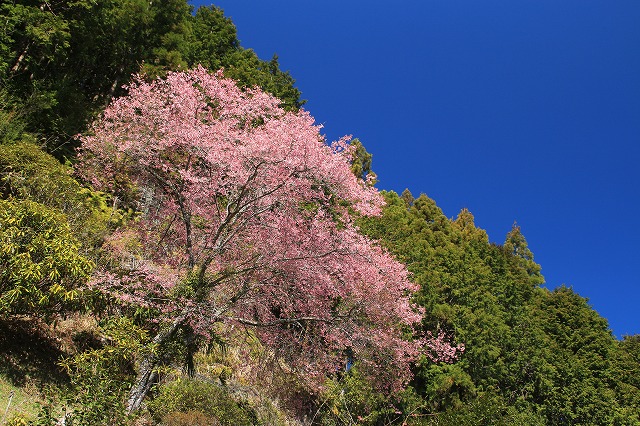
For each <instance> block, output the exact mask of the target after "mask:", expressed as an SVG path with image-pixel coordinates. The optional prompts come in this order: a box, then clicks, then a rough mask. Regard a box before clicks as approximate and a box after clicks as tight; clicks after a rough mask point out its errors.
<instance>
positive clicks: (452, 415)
mask: <svg viewBox="0 0 640 426" xmlns="http://www.w3.org/2000/svg"><path fill="white" fill-rule="evenodd" d="M413 420H414V421H413V422H411V423H409V424H415V425H430V426H487V425H496V426H512V425H527V426H543V425H545V424H546V423H545V421H544V419H543V418H542V417H541V416H539V415H537V414H536V413H534V412H531V411H521V410H517V409H516V408H514V407H512V406H509V405H508V404H507V403H506V402H505V401H504V399H502V398H501V397H500V396H499V395H496V394H493V393H488V394H485V395H482V396H480V397H479V398H477V399H474V400H472V401H471V402H469V403H467V404H465V405H463V406H461V407H457V408H456V409H450V410H448V411H445V412H443V413H438V414H436V415H430V416H422V417H416V418H415V419H413Z"/></svg>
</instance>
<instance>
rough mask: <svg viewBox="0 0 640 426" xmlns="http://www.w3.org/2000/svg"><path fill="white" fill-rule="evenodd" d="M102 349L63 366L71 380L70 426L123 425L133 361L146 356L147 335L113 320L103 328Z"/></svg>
mask: <svg viewBox="0 0 640 426" xmlns="http://www.w3.org/2000/svg"><path fill="white" fill-rule="evenodd" d="M102 332H103V334H104V340H105V344H104V346H103V347H101V348H98V349H94V350H89V351H87V352H82V353H79V354H77V355H75V356H73V357H70V358H67V359H65V360H63V361H62V362H61V365H62V366H63V367H64V368H65V369H66V371H67V372H68V373H69V376H70V377H71V388H70V390H69V392H68V394H67V395H66V397H65V399H66V403H67V407H69V408H68V411H67V417H68V419H69V421H68V422H67V424H71V425H74V426H94V425H96V426H97V425H119V424H124V422H125V421H126V419H127V415H126V410H125V409H126V398H127V393H128V390H129V388H130V387H131V385H132V383H133V380H134V378H135V371H134V368H133V367H134V361H135V359H136V356H140V355H141V354H142V353H144V350H143V348H145V347H146V345H145V343H146V342H147V335H146V332H145V331H144V330H142V329H141V328H140V327H138V326H136V325H135V324H134V323H133V322H132V321H131V320H130V319H128V318H114V319H111V320H109V321H108V322H107V323H106V324H105V325H104V326H103V327H102Z"/></svg>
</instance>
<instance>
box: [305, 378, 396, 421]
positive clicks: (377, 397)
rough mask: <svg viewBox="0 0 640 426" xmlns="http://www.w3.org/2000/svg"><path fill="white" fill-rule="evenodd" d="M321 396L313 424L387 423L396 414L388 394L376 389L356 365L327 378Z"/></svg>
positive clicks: (394, 417)
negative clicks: (346, 371)
mask: <svg viewBox="0 0 640 426" xmlns="http://www.w3.org/2000/svg"><path fill="white" fill-rule="evenodd" d="M321 399H322V403H321V405H320V406H319V408H318V409H317V412H316V413H315V416H314V423H313V424H322V425H327V426H334V425H344V424H359V425H376V424H388V423H389V422H391V421H393V420H394V419H396V418H399V417H400V416H399V412H398V413H396V409H395V408H394V407H393V406H392V405H391V403H390V401H389V400H388V397H386V396H385V395H383V394H381V393H379V392H376V391H375V390H374V389H373V386H372V385H371V383H369V382H368V381H367V379H366V377H365V376H363V375H362V374H361V373H360V372H359V371H358V367H357V366H354V367H352V368H351V369H350V370H349V372H348V373H344V374H341V375H340V377H339V378H334V379H331V380H328V381H327V383H326V390H325V392H324V393H323V394H322V396H321Z"/></svg>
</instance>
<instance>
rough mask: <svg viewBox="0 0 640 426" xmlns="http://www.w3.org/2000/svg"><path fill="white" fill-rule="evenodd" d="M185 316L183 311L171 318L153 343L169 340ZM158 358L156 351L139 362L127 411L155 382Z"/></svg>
mask: <svg viewBox="0 0 640 426" xmlns="http://www.w3.org/2000/svg"><path fill="white" fill-rule="evenodd" d="M186 318H187V314H186V313H184V314H182V315H180V316H179V317H177V318H176V319H175V320H173V323H172V324H171V326H170V327H169V328H167V329H166V330H162V331H160V332H159V333H158V334H157V335H156V337H154V338H153V343H154V344H156V345H157V346H158V347H161V346H162V345H163V344H164V343H165V342H166V341H167V340H169V339H170V338H171V337H173V335H174V334H175V333H176V331H178V329H179V328H180V326H182V324H183V323H184V321H185V319H186ZM159 361H160V358H159V356H158V354H157V353H152V354H149V355H147V356H146V357H145V358H144V359H143V360H142V362H141V363H140V369H139V371H138V377H137V378H136V382H135V384H134V385H133V387H132V388H131V391H130V392H129V401H128V403H127V412H129V413H133V412H134V411H137V410H138V409H139V408H140V405H142V401H143V400H144V398H145V397H146V396H147V393H149V390H151V386H153V384H154V383H155V382H156V379H157V378H158V372H157V371H155V368H156V366H157V365H158V362H159Z"/></svg>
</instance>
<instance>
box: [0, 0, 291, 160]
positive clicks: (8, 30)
mask: <svg viewBox="0 0 640 426" xmlns="http://www.w3.org/2000/svg"><path fill="white" fill-rule="evenodd" d="M0 20H1V21H2V22H3V27H2V30H1V31H0V81H2V82H3V83H2V86H1V87H0V90H1V91H4V92H5V96H2V97H0V136H2V133H6V129H3V127H4V125H3V123H4V122H6V121H7V117H9V118H10V117H12V116H13V114H17V115H19V116H21V117H23V118H24V124H25V126H26V130H27V131H29V132H32V133H34V134H36V135H37V136H38V137H39V138H40V139H41V140H42V141H43V143H44V144H45V145H46V147H47V150H48V151H49V152H51V153H53V154H54V155H55V156H56V157H57V158H61V159H62V158H73V157H74V156H75V153H74V148H76V147H77V142H76V140H75V139H74V136H75V135H76V134H77V133H80V132H82V131H84V130H85V129H86V126H87V124H88V123H89V122H91V121H92V120H93V118H95V116H96V115H97V114H98V113H99V112H100V110H101V109H102V108H103V107H104V106H105V105H106V104H107V103H108V102H109V101H110V100H111V98H112V97H114V96H119V95H121V94H123V88H122V86H123V85H125V84H127V83H128V82H129V80H130V77H131V75H132V74H133V73H138V72H142V73H144V74H146V75H148V76H149V78H155V77H156V76H163V75H165V74H166V72H167V71H171V70H180V69H185V68H188V67H194V66H196V65H198V64H199V63H201V64H202V65H204V66H207V67H209V68H211V69H212V70H217V69H219V68H225V69H226V70H227V71H226V73H227V74H228V75H229V76H230V77H232V78H234V79H236V80H238V81H239V84H240V85H241V86H248V87H253V86H255V85H257V86H260V87H262V88H263V89H264V90H265V91H268V92H270V93H272V94H274V95H276V96H277V97H279V98H280V99H282V101H283V104H284V106H285V107H286V108H287V109H297V108H299V107H300V106H301V105H302V102H301V101H300V99H299V98H300V91H299V90H297V89H296V88H295V87H294V86H293V85H294V80H293V78H291V76H290V75H289V73H286V72H282V71H281V70H280V69H279V65H278V61H277V57H276V56H274V57H273V58H272V59H271V60H270V61H263V60H261V59H259V58H258V57H257V55H256V54H255V53H254V52H253V51H252V50H247V49H243V48H242V47H240V44H239V42H238V40H237V38H236V29H235V26H234V25H233V23H232V22H231V21H230V20H229V19H228V18H225V17H224V15H223V13H222V11H221V10H220V9H217V8H215V7H211V8H205V7H202V8H200V9H199V10H198V12H197V13H196V15H195V16H193V15H192V14H191V6H190V5H189V4H188V2H187V1H186V0H165V1H158V2H149V1H145V0H100V1H92V0H74V1H70V2H68V1H56V2H46V1H40V0H23V1H20V2H5V3H3V4H2V6H0Z"/></svg>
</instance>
